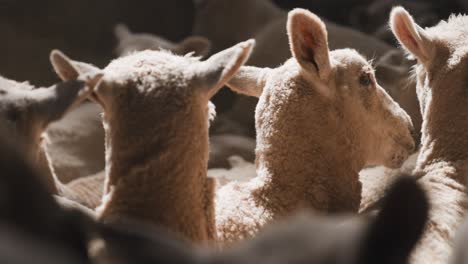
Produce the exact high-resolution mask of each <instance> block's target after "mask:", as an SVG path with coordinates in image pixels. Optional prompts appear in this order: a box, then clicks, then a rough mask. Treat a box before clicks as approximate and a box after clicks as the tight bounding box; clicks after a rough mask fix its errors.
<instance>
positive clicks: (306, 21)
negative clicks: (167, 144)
mask: <svg viewBox="0 0 468 264" xmlns="http://www.w3.org/2000/svg"><path fill="white" fill-rule="evenodd" d="M288 35H289V38H290V43H291V51H292V54H293V58H292V59H290V60H288V61H287V62H286V63H285V64H284V65H283V66H281V67H278V68H276V69H270V68H257V67H251V66H249V67H242V68H241V69H240V70H239V72H238V73H237V74H236V75H235V76H234V77H233V78H232V79H231V80H230V81H229V82H228V84H227V85H228V86H229V87H230V88H231V89H233V90H235V91H238V92H240V93H244V94H248V95H252V96H257V97H260V100H259V103H258V105H257V110H256V129H257V147H256V167H257V177H256V178H255V179H253V180H251V181H250V182H248V183H235V182H234V183H231V184H228V185H226V186H224V187H222V188H221V189H220V190H219V191H218V192H217V194H216V217H217V219H216V221H217V223H216V225H217V229H218V236H219V239H220V240H221V241H222V242H226V243H231V242H233V241H236V240H239V239H241V238H245V237H249V236H251V235H253V234H254V233H256V232H257V231H258V230H259V229H260V228H261V227H262V226H263V225H265V224H266V223H268V222H270V221H272V220H275V219H277V218H281V217H282V216H285V215H288V214H290V213H291V212H293V211H295V210H297V209H299V208H303V207H306V208H313V209H316V210H318V211H322V212H328V213H332V212H357V211H358V209H359V204H360V200H361V184H360V182H359V174H358V173H359V171H360V170H361V169H362V168H364V166H366V165H371V164H375V165H380V164H382V165H385V166H387V167H390V168H398V167H400V166H401V165H402V164H403V162H404V161H405V159H406V158H407V157H408V155H409V154H410V153H411V152H412V151H413V149H414V141H413V138H412V136H411V130H412V124H411V120H410V118H409V116H408V115H407V114H406V113H405V112H404V111H403V110H402V109H401V108H400V107H399V106H398V104H397V103H395V102H394V101H393V100H392V99H391V98H390V97H389V96H388V94H387V93H386V92H385V90H383V88H382V87H380V86H379V85H378V84H377V82H376V81H375V76H374V72H373V69H372V67H371V65H370V64H369V63H368V62H367V61H366V60H365V59H364V58H363V57H362V56H361V55H359V54H358V53H357V52H356V51H355V50H351V49H342V50H335V51H332V52H329V49H328V39H327V31H326V28H325V25H324V23H323V22H322V21H321V20H320V19H319V18H318V17H317V16H315V15H314V14H312V13H310V12H308V11H306V10H303V9H296V10H294V11H292V12H291V13H290V15H289V18H288Z"/></svg>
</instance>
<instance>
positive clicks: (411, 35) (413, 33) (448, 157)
mask: <svg viewBox="0 0 468 264" xmlns="http://www.w3.org/2000/svg"><path fill="white" fill-rule="evenodd" d="M467 23H468V17H467V16H462V15H460V16H452V17H450V18H449V19H448V20H447V21H442V22H440V23H439V24H438V25H436V26H434V27H431V28H426V29H422V28H421V27H420V26H419V25H418V24H416V23H415V22H414V20H413V18H412V17H411V15H410V14H409V13H408V12H407V11H406V10H405V9H403V8H402V7H397V8H394V9H393V10H392V13H391V18H390V25H391V28H392V31H393V33H394V35H395V36H396V37H397V39H398V41H399V42H400V43H401V45H402V46H403V47H404V48H405V50H406V51H407V52H408V53H409V54H411V56H413V57H414V58H416V59H417V66H416V69H415V72H416V79H417V95H418V99H419V101H420V105H421V113H422V116H423V125H422V137H421V145H422V146H421V150H420V154H419V156H418V161H417V164H416V168H415V171H414V174H415V175H416V176H418V177H421V178H420V180H419V182H420V184H421V185H422V187H423V188H424V189H426V191H427V193H428V196H429V201H430V207H431V210H430V212H429V216H430V217H429V222H428V226H427V229H426V231H425V233H424V235H423V238H422V241H421V243H420V244H419V246H418V247H417V249H416V251H415V252H414V254H413V256H412V261H411V263H434V264H436V263H448V260H449V257H450V255H451V253H452V245H453V239H454V235H455V232H456V230H457V229H458V228H459V226H460V225H461V223H462V220H463V215H464V213H465V210H466V207H467V197H466V181H465V180H466V179H465V175H466V173H467V170H466V169H467V168H468V167H467V165H468V153H467V152H466V149H467V147H468V137H467V135H466V129H465V128H466V127H467V126H468V108H467V106H466V101H465V98H466V83H465V80H466V74H465V72H466V67H467V63H468V59H467V58H468V56H467V54H468V52H467V48H466V47H467V44H468V38H467V36H468V31H467V28H466V24H467Z"/></svg>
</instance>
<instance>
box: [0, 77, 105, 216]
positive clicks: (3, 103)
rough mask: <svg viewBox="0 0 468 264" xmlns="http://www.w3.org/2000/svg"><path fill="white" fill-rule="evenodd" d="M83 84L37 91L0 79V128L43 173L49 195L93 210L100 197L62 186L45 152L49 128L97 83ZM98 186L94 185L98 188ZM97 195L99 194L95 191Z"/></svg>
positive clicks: (92, 79) (83, 188) (83, 189)
mask: <svg viewBox="0 0 468 264" xmlns="http://www.w3.org/2000/svg"><path fill="white" fill-rule="evenodd" d="M80 78H87V79H86V80H85V81H70V82H63V83H59V84H57V85H54V86H52V87H50V88H36V87H34V86H32V85H31V84H29V83H19V82H16V81H12V80H8V79H5V78H3V77H0V116H1V122H0V126H2V127H3V128H4V130H6V131H7V132H10V134H12V135H16V136H15V137H14V138H13V139H14V140H16V141H18V142H21V145H22V147H23V148H25V149H26V153H28V155H29V158H30V159H31V160H33V161H34V163H35V164H36V166H38V168H40V170H41V171H42V172H43V173H42V174H41V175H42V176H43V181H44V182H45V184H46V185H47V187H48V189H49V190H50V192H51V194H58V195H60V196H64V197H66V198H69V199H71V200H73V201H77V202H79V203H81V204H84V205H85V206H87V207H89V208H92V209H94V208H95V207H96V206H97V205H98V204H100V198H99V199H94V200H91V201H90V199H89V198H88V197H86V196H85V195H80V194H81V193H82V192H85V193H86V192H89V190H88V189H86V188H88V186H86V185H83V184H76V183H75V184H73V185H72V187H70V186H68V185H66V184H64V183H63V182H61V180H60V179H59V178H58V176H57V174H56V172H55V171H54V168H53V166H52V165H51V163H52V162H51V161H50V160H51V159H50V157H49V151H48V149H47V147H48V144H44V141H47V133H44V132H45V131H46V129H47V127H48V125H49V124H50V123H52V122H54V121H56V120H59V119H61V118H62V117H63V116H64V115H65V114H66V113H67V112H68V111H70V110H71V109H73V108H74V107H75V106H76V105H78V104H79V103H80V102H82V101H83V100H84V99H86V98H87V96H88V95H89V93H90V91H89V89H88V85H90V84H92V83H95V82H97V80H98V79H99V78H100V76H99V75H97V76H82V77H80ZM98 187H99V186H95V188H98ZM96 193H99V192H96Z"/></svg>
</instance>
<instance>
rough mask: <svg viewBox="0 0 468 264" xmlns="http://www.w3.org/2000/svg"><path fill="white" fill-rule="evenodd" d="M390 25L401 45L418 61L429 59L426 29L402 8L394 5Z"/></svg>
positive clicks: (428, 42) (428, 40)
mask: <svg viewBox="0 0 468 264" xmlns="http://www.w3.org/2000/svg"><path fill="white" fill-rule="evenodd" d="M390 27H391V29H392V32H393V34H394V35H395V36H396V38H397V39H398V41H399V42H400V43H401V45H403V47H404V48H405V49H406V50H407V51H409V52H410V53H411V54H413V55H414V56H415V57H416V58H417V59H418V60H419V61H421V62H422V63H426V62H427V61H428V60H429V55H430V54H429V50H430V39H429V36H428V35H427V33H426V31H425V30H424V29H422V28H421V27H420V26H419V25H418V24H416V23H415V22H414V20H413V17H411V15H410V14H409V13H408V12H407V11H406V10H405V9H404V8H403V7H395V8H393V10H392V13H391V14H390Z"/></svg>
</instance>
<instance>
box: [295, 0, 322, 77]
mask: <svg viewBox="0 0 468 264" xmlns="http://www.w3.org/2000/svg"><path fill="white" fill-rule="evenodd" d="M287 30H288V36H289V45H290V47H291V52H292V54H293V56H294V57H295V58H296V60H297V61H298V62H299V64H300V65H301V66H302V67H303V68H304V69H306V70H307V71H308V72H316V73H317V74H318V76H319V78H320V79H322V80H327V79H328V76H329V75H330V72H331V64H330V52H329V49H328V33H327V29H326V27H325V24H324V23H323V22H322V20H321V19H320V18H319V17H318V16H316V15H314V14H313V13H311V12H309V11H307V10H305V9H299V8H298V9H294V10H293V11H291V12H289V16H288V25H287Z"/></svg>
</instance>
